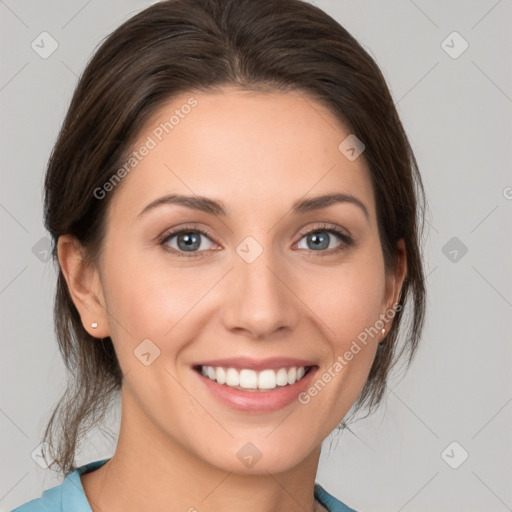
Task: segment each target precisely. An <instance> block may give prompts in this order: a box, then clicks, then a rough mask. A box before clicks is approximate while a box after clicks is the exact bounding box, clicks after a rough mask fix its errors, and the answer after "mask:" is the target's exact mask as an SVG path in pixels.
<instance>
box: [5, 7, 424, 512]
mask: <svg viewBox="0 0 512 512" xmlns="http://www.w3.org/2000/svg"><path fill="white" fill-rule="evenodd" d="M423 194H424V193H423V187H422V182H421V178H420V175H419V173H418V170H417V166H416V161H415V158H414V155H413V153H412V150H411V148H410V145H409V143H408V140H407V137H406V135H405V133H404V130H403V127H402V125H401V122H400V120H399V118H398V115H397V112H396V110H395V107H394V104H393V100H392V98H391V95H390V93H389V90H388V88H387V86H386V83H385V81H384V79H383V77H382V74H381V73H380V71H379V69H378V67H377V66H376V64H375V62H374V61H373V60H372V59H371V57H370V56H369V55H368V54H367V53H366V52H365V51H364V50H363V49H362V47H361V46H360V45H359V44H358V43H357V42H356V41H355V40H354V38H353V37H352V36H351V35H350V34H349V33H348V32H347V31H346V30H345V29H344V28H342V27H341V26H340V25H339V24H338V23H337V22H336V21H335V20H333V19H332V18H331V17H329V16H328V15H327V14H325V13H324V12H322V11H321V10H320V9H318V8H316V7H314V6H312V5H310V4H307V3H305V2H302V1H300V0H278V1H275V0H273V1H269V0H168V1H162V2H159V3H157V4H155V5H153V6H151V7H149V8H148V9H146V10H144V11H142V12H141V13H139V14H137V15H136V16H134V17H132V18H131V19H129V20H128V21H127V22H125V23H124V24H123V25H121V26H120V27H119V28H118V29H117V30H115V31H114V32H113V33H112V34H111V35H110V36H109V37H108V38H107V39H106V40H105V41H104V42H103V44H102V45H101V47H100V48H99V49H98V51H97V52H96V54H95V55H94V57H93V58H92V60H91V61H90V62H89V64H88V65H87V68H86V70H85V72H84V74H83V76H82V77H81V79H80V81H79V84H78V86H77V89H76V91H75V94H74V97H73V100H72V103H71V105H70V108H69V111H68V114H67V117H66V119H65V121H64V124H63V127H62V130H61V133H60V135H59V138H58V140H57V143H56V145H55V148H54V150H53V153H52V155H51V158H50V161H49V164H48V169H47V176H46V182H45V221H46V227H47V229H48V230H49V232H50V233H51V234H52V237H53V241H54V249H53V256H54V259H55V261H57V262H58V272H59V275H58V283H57V291H56V302H55V310H54V315H55V322H56V332H57V336H58V342H59V347H60V349H61V352H62V355H63V358H64V361H65V363H66V365H67V367H68V369H69V370H70V375H71V378H70V381H69V387H68V390H67V392H66V394H65V395H64V396H63V397H62V400H61V402H60V403H59V406H58V407H57V408H56V410H55V411H54V413H53V416H52V418H51V420H50V422H49V424H48V426H47V430H46V433H45V438H44V440H45V442H47V443H48V445H47V446H48V447H49V449H48V452H49V453H48V454H46V455H47V456H48V458H49V461H51V462H52V464H53V465H57V467H58V468H59V469H60V470H61V471H62V472H63V474H64V475H65V476H66V478H65V480H64V482H63V483H62V484H61V485H59V486H56V487H54V488H52V489H50V490H47V491H45V492H44V494H43V496H42V497H41V498H38V499H36V500H32V501H31V502H29V503H26V504H25V505H23V506H21V507H18V508H17V509H15V510H16V511H21V512H29V511H42V510H50V509H51V510H62V511H73V512H82V511H89V510H92V511H94V512H100V511H107V510H108V511H109V512H115V511H118V510H123V511H125V512H131V511H139V510H142V509H148V508H150V509H151V510H152V511H156V512H159V511H163V510H166V511H169V510H188V511H193V510H198V511H200V512H207V511H218V510H234V509H235V508H237V509H238V508H239V507H240V506H243V509H244V510H246V511H249V512H250V511H252V510H258V511H262V510H265V511H274V510H275V511H277V510H279V511H281V512H282V511H290V512H291V511H292V510H293V511H296V510H305V511H311V510H322V511H325V510H329V511H332V512H336V511H350V510H353V509H352V508H350V507H348V506H347V505H346V504H344V503H343V502H341V501H340V500H338V499H337V498H335V497H334V496H332V495H331V494H330V493H329V492H328V491H327V490H325V489H324V488H322V487H321V486H320V485H319V484H317V483H315V477H316V473H317V468H318V462H319V457H320V451H321V445H322V441H323V440H324V439H325V438H326V437H327V436H328V435H329V434H330V433H331V432H332V431H333V430H334V429H335V428H344V427H345V425H346V422H347V418H348V413H349V411H350V410H351V409H352V411H351V412H352V413H355V412H358V411H359V410H362V409H363V408H365V407H366V408H367V409H368V411H369V412H371V411H372V410H374V408H375V407H376V406H377V405H378V404H379V403H380V402H381V399H382V396H383V393H384V389H385V386H386V381H387V378H388V374H389V372H390V370H391V368H392V367H393V366H394V365H395V363H396V362H397V361H398V360H400V359H401V358H402V357H403V356H404V354H406V353H407V352H408V356H409V357H408V362H409V363H410V362H411V360H412V357H413V355H414V354H415V351H416V348H417V346H418V342H419V339H420V334H421V330H422V326H423V318H424V312H425V286H424V277H423V266H422V261H421V254H420V248H419V241H420V228H422V227H423V226H422V225H420V223H421V221H422V220H423V216H422V213H423V202H422V201H424V197H423ZM406 303H409V304H410V307H411V314H412V319H411V322H410V328H409V331H408V332H407V333H404V328H403V323H402V329H400V327H401V320H402V315H403V310H404V307H405V305H406ZM399 333H400V336H399ZM402 337H403V339H404V340H405V341H404V342H403V344H402V346H401V347H400V345H399V341H400V338H402ZM399 348H400V350H399ZM118 397H120V398H121V406H122V408H121V410H122V416H121V427H120V432H119V438H118V442H117V446H116V450H115V453H114V455H113V456H112V457H111V458H109V459H103V460H100V461H94V462H92V463H90V464H87V465H84V466H80V467H76V466H75V464H74V457H75V451H76V448H77V443H78V441H79V439H80V438H81V437H82V435H84V433H86V431H87V428H89V427H90V426H91V425H92V424H93V423H95V422H98V421H100V420H101V419H102V418H103V417H104V414H105V412H106V411H107V410H108V409H109V407H110V405H111V404H112V402H113V400H114V398H118ZM87 422H88V423H87Z"/></svg>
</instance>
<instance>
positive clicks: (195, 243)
mask: <svg viewBox="0 0 512 512" xmlns="http://www.w3.org/2000/svg"><path fill="white" fill-rule="evenodd" d="M194 238H195V240H194ZM181 240H185V242H184V244H185V245H184V246H183V247H182V246H181V244H180V241H181ZM178 245H180V249H183V248H188V249H190V248H192V249H198V248H199V246H200V245H201V243H200V241H199V236H198V235H197V234H196V233H185V234H182V235H181V237H179V239H178Z"/></svg>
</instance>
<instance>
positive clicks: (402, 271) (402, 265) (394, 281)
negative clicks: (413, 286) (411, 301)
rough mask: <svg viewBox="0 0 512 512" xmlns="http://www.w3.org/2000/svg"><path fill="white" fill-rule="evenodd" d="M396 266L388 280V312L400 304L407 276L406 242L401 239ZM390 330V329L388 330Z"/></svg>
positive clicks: (398, 243) (398, 245) (397, 245)
mask: <svg viewBox="0 0 512 512" xmlns="http://www.w3.org/2000/svg"><path fill="white" fill-rule="evenodd" d="M395 250H396V264H395V267H394V269H393V272H391V273H390V275H389V276H387V278H386V298H385V307H386V311H388V310H390V309H393V304H395V303H398V300H399V297H400V291H401V290H402V284H403V282H404V279H405V276H406V275H407V253H406V250H405V241H404V239H403V238H400V240H398V242H397V244H396V249H395ZM388 330H389V329H388Z"/></svg>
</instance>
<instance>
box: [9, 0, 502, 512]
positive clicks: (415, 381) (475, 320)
mask: <svg viewBox="0 0 512 512" xmlns="http://www.w3.org/2000/svg"><path fill="white" fill-rule="evenodd" d="M150 3H151V2H143V1H135V0H124V1H109V2H100V1H98V0H89V1H84V0H72V1H66V2H64V1H60V2H58V1H55V0H51V1H49V0H47V1H45V2H41V1H35V0H31V1H29V0H24V1H21V0H18V1H15V0H5V1H2V0H0V15H1V18H0V23H1V32H0V34H1V36H0V37H1V62H2V67H1V76H0V100H1V117H2V123H1V128H0V129H1V147H2V158H1V170H2V175H1V192H0V223H1V233H2V245H1V250H2V254H1V263H2V265H1V273H0V304H1V327H2V335H1V350H2V355H1V358H0V363H1V384H2V386H1V397H0V398H1V402H0V428H1V449H2V452H1V457H0V460H1V468H0V475H1V484H0V512H3V511H8V510H10V509H11V508H13V507H14V506H17V505H19V504H21V503H24V502H25V501H27V500H29V499H32V498H36V497H38V496H40V495H41V492H42V490H43V489H46V488H48V487H51V486H53V485H57V484H58V483H60V480H57V479H56V478H55V477H54V474H53V473H52V472H51V471H49V470H45V469H43V468H42V467H40V466H39V465H38V464H37V463H36V462H35V461H34V460H33V458H32V456H31V454H32V453H33V452H34V451H36V452H37V447H38V445H39V444H40V439H41V436H42V431H43V427H44V426H45V424H46V421H47V419H48V417H49V414H50V411H51V408H52V406H53V405H54V404H55V402H56V400H57V398H58V396H59V395H60V392H61V390H62V389H63V384H64V379H65V373H64V369H63V364H62V362H61V360H60V355H59V353H58V349H57V344H56V341H55V339H54V335H53V324H52V301H53V292H54V286H55V271H54V269H53V267H52V265H51V263H50V262H48V261H45V260H46V254H47V253H46V248H47V239H46V236H47V234H46V232H45V230H44V227H43V225H42V204H41V190H42V182H43V173H44V166H45V163H46V161H47V158H48V156H49V153H50V150H51V147H52V144H53V143H54V142H55V138H56V136H57V132H58V129H59V127H60V124H61V122H62V120H63V117H64V114H65V112H66V109H67V106H68V103H69V100H70V98H71V94H72V92H73V89H74V86H75V84H76V81H77V76H78V75H79V74H80V73H81V71H82V70H83V68H84V66H85V64H86V62H87V60H88V59H89V57H90V56H91V54H92V52H93V50H94V49H95V47H96V46H97V44H98V43H99V42H100V40H101V39H102V38H103V37H104V36H105V35H106V34H108V33H109V32H111V31H112V30H113V29H114V28H116V27H117V26H118V25H119V24H120V23H122V22H123V21H125V20H126V19H127V18H128V17H130V16H132V15H133V14H135V13H136V12H138V11H139V10H141V9H142V8H144V7H146V6H149V5H150ZM153 3H154V2H153ZM312 3H315V4H316V5H318V6H319V7H320V8H322V9H324V10H325V11H326V12H328V13H329V14H330V15H332V16H333V17H334V18H336V19H337V20H338V21H339V22H340V23H341V24H342V25H344V26H345V27H346V28H347V29H348V30H349V31H350V32H351V33H352V34H353V35H354V36H355V37H356V38H357V39H358V40H359V41H360V42H361V43H362V44H363V46H364V47H365V48H366V49H367V50H368V51H369V52H370V54H371V55H372V56H373V57H374V58H375V59H376V61H377V63H378V64H379V65H380V67H381V69H382V71H383V73H384V75H385V77H386V79H387V81H388V83H389V85H390V88H391V91H392V93H393V96H394V98H395V100H396V104H397V107H398V110H399V113H400V115H401V118H402V121H403V123H404V125H405V128H406V131H407V132H408V135H409V137H410V140H411V143H412V145H413V149H414V150H415V153H416V156H417V158H418V161H419V165H420V170H421V172H422V176H423V179H424V182H425V186H426V191H427V194H428V199H429V204H430V209H431V214H430V215H429V216H428V218H427V220H428V230H427V231H428V236H427V240H426V243H425V260H426V273H427V274H428V283H427V285H428V293H429V303H428V316H427V323H426V328H425V331H424V337H423V340H422V348H421V350H420V352H419V353H418V356H417V358H416V360H415V362H414V364H413V366H412V367H411V369H410V371H409V373H407V374H406V375H405V377H403V378H402V376H401V375H398V376H397V377H395V379H393V380H392V381H391V382H390V383H389V392H388V398H387V400H386V402H385V404H384V405H383V406H382V408H381V409H380V411H379V412H378V413H376V414H375V415H374V416H372V417H369V418H367V419H365V420H361V421H359V422H357V423H355V424H354V425H353V426H352V427H351V432H348V431H347V432H345V434H343V436H341V438H339V442H336V439H337V437H336V436H331V438H330V440H333V444H332V449H331V451H330V452H329V445H330V443H329V440H327V441H326V443H325V449H324V452H323V453H322V459H321V465H320V468H319V473H318V477H317V481H318V482H319V483H321V484H322V485H324V487H326V488H327V489H328V490H329V491H330V492H331V493H332V494H334V495H335V496H338V497H339V498H340V499H342V500H343V501H345V502H346V503H347V504H349V505H351V506H352V507H354V508H356V509H358V510H361V512H363V511H364V512H366V511H397V512H398V511H405V512H412V511H486V512H489V511H497V512H498V511H506V510H512V486H511V485H510V484H511V482H512V479H511V478H512V471H511V466H512V457H511V455H512V436H511V435H510V432H511V428H510V427H511V423H512V421H511V420H512V403H511V402H512V385H511V378H510V369H511V368H510V367H511V343H510V339H511V336H510V334H511V332H512V325H511V324H512V321H511V319H512V315H511V312H512V286H511V265H510V262H511V261H512V258H511V253H512V251H511V246H512V244H511V236H510V234H511V230H510V222H509V221H510V217H511V209H512V175H511V173H510V163H511V153H510V143H511V135H512V133H511V132H512V129H511V128H512V127H511V119H512V117H511V110H512V77H511V73H510V69H511V68H510V64H509V61H510V53H511V52H510V47H511V39H512V37H511V32H512V31H511V30H510V29H511V26H510V25H511V23H510V20H512V1H511V0H500V1H496V0H485V1H484V0H482V1H462V0H460V1H450V2H446V1H426V0H423V1H422V0H415V1H412V0H392V1H387V2H382V1H379V0H364V1H357V2H356V1H354V0H351V1H342V0H331V1H328V0H325V1H322V0H315V1H314V2H312ZM43 31H46V32H48V33H49V34H51V36H52V37H53V38H54V39H55V40H56V41H57V43H58V48H57V49H56V51H55V52H54V53H53V54H51V55H50V56H48V57H47V58H42V57H41V56H40V54H38V53H36V51H34V49H33V48H32V47H31V44H32V42H33V41H36V43H37V41H40V37H39V35H40V34H41V32H43ZM454 31H456V32H458V33H459V34H460V36H461V37H462V38H463V40H462V39H460V38H458V36H456V35H455V36H453V35H452V36H450V37H448V36H449V35H450V34H452V32H454ZM44 37H47V36H44ZM447 37H448V39H447ZM445 40H446V42H445V43H444V44H443V43H442V42H443V41H445ZM464 40H465V41H467V43H468V45H469V46H468V48H467V50H466V51H464V52H463V53H462V54H460V55H458V54H459V53H460V51H461V50H462V49H463V47H464V46H463V45H464ZM39 44H40V45H41V43H39ZM45 48H46V49H47V50H48V49H49V48H51V47H50V40H49V39H46V43H45ZM445 50H446V51H445ZM40 51H42V50H40ZM447 51H448V52H451V53H452V56H450V55H449V54H448V53H447ZM454 56H456V57H457V58H454ZM507 63H508V64H507ZM453 237H455V238H456V239H455V240H451V239H452V238H453ZM464 246H465V247H466V248H467V252H466V253H465V254H463V248H464ZM454 249H455V250H456V251H457V258H456V260H455V261H454V258H455V256H454V255H455V253H454V252H451V251H453V250H454ZM118 421H119V416H118V414H117V412H115V411H114V414H113V416H112V418H110V420H109V428H111V429H112V430H113V431H117V426H118ZM454 441H455V442H456V443H458V444H456V445H452V446H451V447H450V448H449V449H448V450H447V451H445V449H446V448H447V447H448V446H449V445H450V444H451V443H452V442H454ZM452 448H453V449H452ZM113 449H114V445H113V444H112V442H109V441H108V440H107V438H105V437H104V436H102V435H101V433H99V432H97V431H95V432H93V433H92V434H91V436H89V439H88V440H87V443H86V445H84V448H83V451H81V453H80V455H79V457H78V462H79V463H81V464H85V463H87V462H90V461H92V460H97V459H99V458H103V457H110V456H111V455H112V453H113ZM463 450H465V451H466V452H467V453H468V455H469V456H468V458H467V460H465V461H464V462H463V463H462V464H460V463H461V461H462V455H463V454H464V452H463ZM443 454H444V455H443ZM448 462H450V464H451V465H452V466H456V465H458V464H460V466H459V467H458V468H457V469H454V468H452V467H450V465H449V464H448Z"/></svg>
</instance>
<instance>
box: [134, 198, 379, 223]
mask: <svg viewBox="0 0 512 512" xmlns="http://www.w3.org/2000/svg"><path fill="white" fill-rule="evenodd" d="M337 203H348V204H353V205H355V206H357V207H359V208H360V209H361V210H362V212H363V213H364V215H365V217H366V219H367V220H369V218H370V215H369V213H368V209H367V208H366V206H365V204H364V203H363V202H362V201H361V200H360V199H358V198H357V197H354V196H353V195H351V194H339V193H337V194H325V195H321V196H317V197H311V198H309V199H299V200H298V201H296V202H295V203H293V206H292V210H291V212H292V213H294V214H301V213H307V212H310V211H314V210H320V209H322V208H327V207H328V206H331V205H333V204H337ZM173 204H177V205H181V206H185V207H187V208H190V209H193V210H198V211H202V212H205V213H209V214H211V215H215V216H217V217H227V216H228V215H229V209H228V208H227V207H226V206H225V205H224V203H223V202H222V201H218V200H215V199H210V198H208V197H203V196H196V195H194V196H186V195H182V194H170V195H166V196H163V197H160V198H158V199H155V200H154V201H152V202H151V203H149V204H148V205H147V206H146V207H145V208H144V209H143V210H142V211H141V212H140V213H139V215H138V216H137V218H140V217H142V216H143V215H144V214H146V213H147V212H149V211H150V210H153V209H155V208H157V207H159V206H163V205H173Z"/></svg>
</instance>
